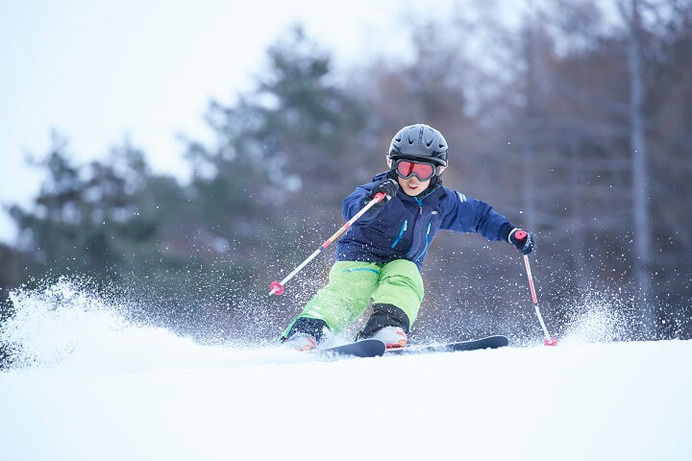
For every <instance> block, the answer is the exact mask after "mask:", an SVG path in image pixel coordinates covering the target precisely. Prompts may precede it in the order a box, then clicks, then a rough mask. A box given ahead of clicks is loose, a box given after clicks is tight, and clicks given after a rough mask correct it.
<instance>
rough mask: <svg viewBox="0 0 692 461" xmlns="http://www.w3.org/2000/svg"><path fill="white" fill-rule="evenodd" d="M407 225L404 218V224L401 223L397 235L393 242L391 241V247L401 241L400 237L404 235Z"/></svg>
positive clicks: (406, 220)
mask: <svg viewBox="0 0 692 461" xmlns="http://www.w3.org/2000/svg"><path fill="white" fill-rule="evenodd" d="M407 227H408V219H404V224H402V225H401V230H400V231H399V236H398V237H397V238H396V240H394V243H392V246H391V248H394V247H395V246H396V245H397V243H399V242H400V241H401V239H402V238H403V237H404V232H406V228H407Z"/></svg>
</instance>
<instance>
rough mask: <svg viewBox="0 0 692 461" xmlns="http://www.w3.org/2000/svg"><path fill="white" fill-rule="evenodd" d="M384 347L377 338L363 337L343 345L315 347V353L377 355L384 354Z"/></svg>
mask: <svg viewBox="0 0 692 461" xmlns="http://www.w3.org/2000/svg"><path fill="white" fill-rule="evenodd" d="M385 349H386V347H385V345H384V343H383V342H382V341H380V340H379V339H363V340H361V341H356V342H355V343H349V344H344V345H343V346H336V347H330V348H327V349H316V350H315V353H317V354H319V355H326V356H330V355H331V356H339V357H344V356H351V357H379V356H380V355H384V351H385Z"/></svg>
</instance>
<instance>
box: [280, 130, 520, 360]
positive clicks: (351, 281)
mask: <svg viewBox="0 0 692 461" xmlns="http://www.w3.org/2000/svg"><path fill="white" fill-rule="evenodd" d="M387 165H388V166H389V171H387V172H383V173H380V174H378V175H376V176H375V177H374V178H373V182H371V183H368V184H364V185H362V186H358V187H356V190H355V191H354V192H353V193H352V194H351V195H349V196H348V197H346V198H345V199H344V201H343V216H344V218H345V219H350V218H351V217H353V216H354V215H355V214H356V213H357V212H358V211H359V210H360V209H361V208H362V207H363V206H364V205H365V204H366V203H368V202H370V201H371V200H372V199H373V197H374V196H375V194H377V193H378V192H384V193H385V194H386V195H387V196H388V197H390V199H389V200H382V201H381V202H379V203H377V204H376V205H375V206H373V207H372V208H371V209H370V210H368V212H366V213H365V214H364V215H363V216H362V217H361V218H360V219H359V220H358V221H356V222H355V223H354V224H353V225H352V226H351V228H350V229H349V231H348V232H347V233H346V235H345V236H344V237H343V238H342V239H341V240H339V241H338V242H337V249H336V262H335V263H334V266H333V267H332V269H331V271H330V273H329V281H328V283H327V285H325V286H324V287H323V288H322V289H320V290H319V291H318V292H317V293H316V294H315V296H314V297H313V298H312V299H311V300H310V301H308V303H307V304H306V305H305V308H304V309H303V311H302V312H301V313H300V314H299V315H298V316H297V317H296V319H295V320H294V321H293V322H292V323H291V324H290V325H289V327H288V328H287V329H286V331H285V332H284V334H283V335H282V337H281V340H282V342H283V343H284V344H285V345H287V346H289V347H291V348H295V349H298V350H309V349H313V348H315V347H317V345H318V344H319V343H320V342H321V341H323V340H324V339H325V337H326V335H327V334H328V333H330V332H333V333H337V332H339V331H341V330H342V329H343V328H345V327H346V326H348V325H349V324H351V323H352V322H354V321H355V320H357V319H358V318H359V317H360V316H362V315H363V313H364V312H365V311H366V309H367V308H368V306H369V305H370V301H371V300H372V303H373V304H372V309H373V314H372V315H371V316H370V318H369V319H368V321H367V323H366V324H365V327H364V328H363V329H362V330H361V331H360V333H358V339H364V338H376V339H380V340H382V341H384V343H385V344H386V346H387V348H397V347H403V346H405V345H406V343H407V341H408V338H407V335H408V333H409V330H410V328H411V325H412V324H413V322H415V320H416V316H417V315H418V311H419V309H420V305H421V302H422V301H423V296H424V289H423V279H422V278H421V275H420V269H421V267H422V265H423V262H424V260H425V255H426V252H427V250H428V248H429V246H430V243H431V242H432V240H433V238H434V237H435V234H436V233H437V231H438V230H440V229H444V230H451V231H455V232H459V233H465V232H475V233H477V234H480V235H482V236H483V237H485V238H487V239H488V240H505V241H508V242H509V243H511V244H513V245H514V246H516V247H517V249H518V250H519V251H520V252H522V253H523V254H528V253H530V252H531V251H532V249H533V237H532V235H531V234H530V233H527V234H526V237H525V238H524V239H523V240H519V239H517V238H516V232H517V231H518V230H519V228H518V227H516V226H514V225H512V224H510V222H509V220H508V219H507V218H506V217H504V216H502V215H501V214H499V213H497V212H495V211H494V210H493V209H492V208H491V207H490V206H489V205H488V204H487V203H484V202H482V201H480V200H476V199H473V198H471V197H467V196H465V195H463V194H461V193H460V192H457V191H454V190H451V189H447V188H445V187H443V186H442V180H441V175H442V173H443V172H444V170H445V168H447V142H446V141H445V139H444V137H443V136H442V134H440V132H439V131H437V130H436V129H434V128H432V127H430V126H428V125H423V124H418V125H411V126H406V127H404V128H402V129H401V130H400V131H399V132H398V133H397V134H396V135H395V136H394V138H393V139H392V142H391V144H390V146H389V152H388V153H387ZM520 235H521V234H520Z"/></svg>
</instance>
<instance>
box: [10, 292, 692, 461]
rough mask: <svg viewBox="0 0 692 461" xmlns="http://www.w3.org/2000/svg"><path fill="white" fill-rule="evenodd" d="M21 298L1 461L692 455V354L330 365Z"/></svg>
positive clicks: (667, 350) (639, 347) (588, 353)
mask: <svg viewBox="0 0 692 461" xmlns="http://www.w3.org/2000/svg"><path fill="white" fill-rule="evenodd" d="M20 301H21V302H20V303H19V308H18V312H17V315H16V317H15V319H14V320H12V321H11V322H10V323H9V324H7V325H6V326H5V328H4V329H3V330H2V331H0V339H1V340H3V341H6V342H7V341H11V342H13V343H14V344H21V346H22V351H23V354H24V356H25V357H27V358H29V359H30V360H31V364H29V363H28V362H27V363H26V364H25V366H23V367H21V368H16V369H11V370H9V371H5V372H2V373H0V459H2V460H96V459H99V460H108V459H117V460H124V459H128V460H138V459H146V460H152V459H155V460H158V459H166V460H171V459H175V460H188V459H190V460H207V459H209V460H216V459H223V460H233V459H239V460H240V459H243V460H244V459H272V458H278V459H330V460H341V459H344V460H346V459H349V460H353V459H365V460H370V459H373V460H382V459H388V460H389V459H391V460H424V459H425V460H429V459H434V460H437V459H440V460H446V459H469V460H476V459H484V460H492V459H510V460H523V459H527V460H529V459H531V460H536V459H546V460H586V459H589V460H591V459H595V460H600V459H603V460H606V459H607V460H678V459H679V460H683V459H684V460H688V459H692V393H691V392H690V389H692V370H691V367H690V365H691V364H692V341H660V342H614V343H588V342H584V341H583V340H582V338H580V337H579V335H578V333H575V334H574V335H573V336H571V337H565V338H562V340H561V343H560V345H559V346H557V347H555V348H547V347H544V346H541V345H536V346H535V347H510V348H505V349H499V350H486V351H474V352H459V353H447V354H436V355H427V356H423V355H421V356H401V357H397V356H390V357H382V358H373V359H348V360H340V361H331V362H330V361H320V360H316V359H315V358H314V357H311V356H310V355H308V354H304V353H298V352H293V351H286V350H282V349H280V348H276V347H265V348H250V347H219V346H214V347H212V346H204V345H200V344H197V343H195V342H193V341H191V340H189V339H186V338H181V337H178V336H175V335H174V334H172V333H171V332H169V331H166V330H162V329H156V328H150V327H142V326H134V325H131V324H128V322H125V321H123V320H122V319H120V318H119V317H118V316H117V315H116V314H114V313H113V310H109V309H101V308H98V306H96V307H94V303H96V304H98V303H99V301H98V300H96V301H95V300H94V299H92V298H90V297H89V296H88V295H86V294H83V293H72V294H71V295H70V297H69V301H65V302H64V303H63V304H62V305H60V306H55V305H47V304H46V303H45V302H43V301H42V300H41V299H33V298H30V297H29V298H27V299H23V300H20ZM44 301H45V300H44Z"/></svg>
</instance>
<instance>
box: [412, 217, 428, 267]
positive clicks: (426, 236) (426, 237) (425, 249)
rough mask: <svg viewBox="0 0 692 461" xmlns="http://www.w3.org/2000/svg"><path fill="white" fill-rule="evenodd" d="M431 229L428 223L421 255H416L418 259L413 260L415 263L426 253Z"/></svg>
mask: <svg viewBox="0 0 692 461" xmlns="http://www.w3.org/2000/svg"><path fill="white" fill-rule="evenodd" d="M431 227H432V222H429V223H428V230H427V232H426V233H425V246H424V247H423V251H422V252H421V254H419V255H418V257H417V258H416V259H415V261H418V260H419V259H420V258H422V257H423V255H424V254H425V252H426V251H428V245H429V244H430V228H431Z"/></svg>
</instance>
